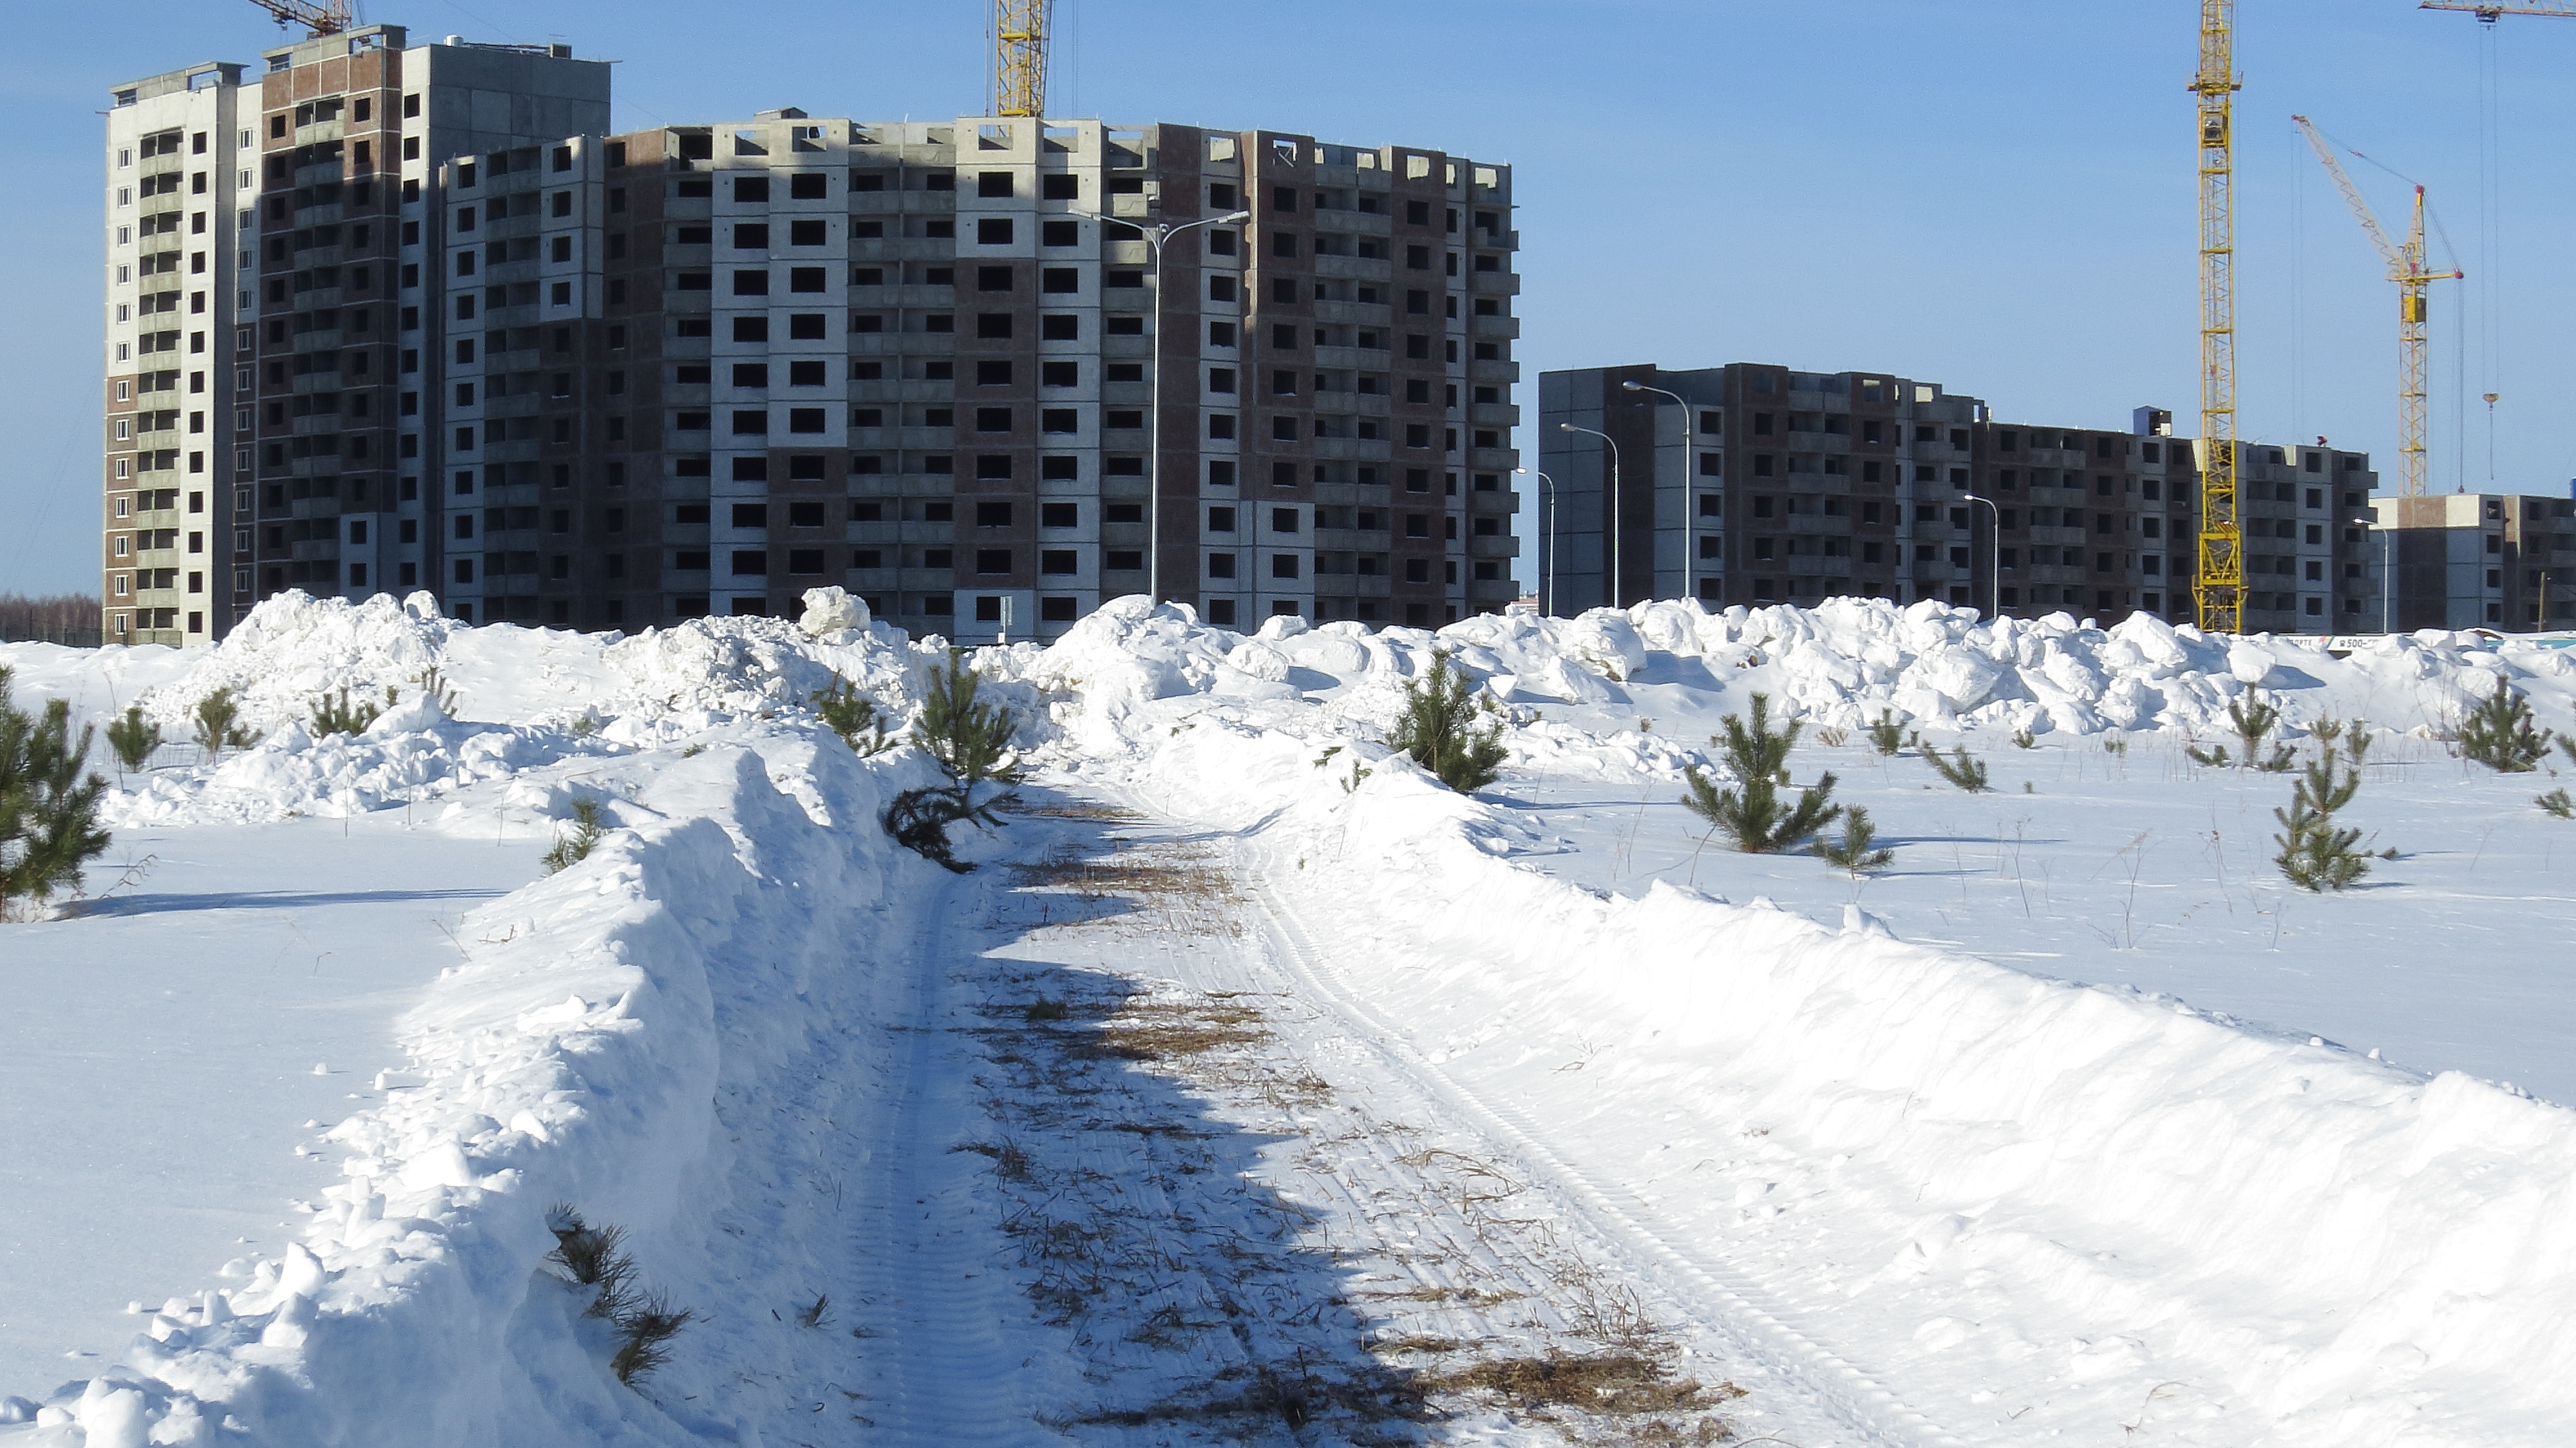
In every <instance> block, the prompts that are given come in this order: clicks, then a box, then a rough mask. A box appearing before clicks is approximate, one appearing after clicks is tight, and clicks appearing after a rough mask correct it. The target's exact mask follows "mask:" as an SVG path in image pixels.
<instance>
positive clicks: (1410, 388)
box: [103, 26, 1518, 642]
mask: <svg viewBox="0 0 2576 1448" xmlns="http://www.w3.org/2000/svg"><path fill="white" fill-rule="evenodd" d="M264 60H265V66H264V68H263V69H262V70H261V71H260V73H259V74H258V75H256V76H255V77H251V78H249V79H245V78H244V76H243V74H242V68H241V67H237V66H229V65H208V66H200V67H194V68H191V69H189V70H184V71H175V72H171V73H170V74H168V75H165V76H160V77H156V78H154V79H153V80H150V81H145V82H140V83H136V84H133V85H129V86H125V87H121V88H119V89H118V90H117V92H116V102H117V104H116V107H115V109H114V110H113V111H112V112H111V115H110V120H109V136H110V145H109V159H110V171H111V177H110V195H109V205H108V217H109V227H110V239H111V245H110V276H111V278H112V284H111V287H110V305H111V312H110V316H111V318H112V319H113V320H112V321H111V323H110V327H109V357H110V361H109V372H108V378H107V381H108V397H109V401H108V409H109V416H108V420H107V426H108V429H109V440H110V453H109V460H108V469H109V472H108V489H107V500H106V508H107V520H106V521H107V526H106V527H105V529H104V530H103V531H104V538H105V549H106V557H105V565H106V569H107V579H108V587H107V589H106V595H107V611H106V613H107V616H106V620H105V622H106V625H107V628H108V633H109V637H111V638H124V639H128V640H136V641H142V640H151V641H166V642H180V641H184V640H188V639H204V638H208V637H214V636H219V635H220V634H221V633H222V632H223V631H224V630H225V629H226V628H227V627H229V626H230V624H231V623H232V622H234V621H235V620H237V619H238V618H239V617H240V615H241V614H242V613H243V612H245V611H247V609H248V608H249V607H250V606H251V605H252V604H253V603H254V602H256V601H257V600H258V599H260V598H263V597H266V596H269V595H271V594H275V593H278V592H280V591H283V590H286V589H290V588H294V589H303V590H305V591H307V592H311V593H317V594H339V595H342V596H348V597H364V596H366V595H369V594H372V593H375V592H379V591H392V592H397V593H406V592H409V591H411V590H414V589H427V590H430V591H431V592H433V593H434V594H436V595H437V596H438V598H439V599H440V601H441V605H442V607H443V608H444V609H445V610H446V611H447V612H449V613H450V614H452V615H453V616H455V617H458V618H463V619H469V620H473V621H477V622H483V621H494V620H502V621H513V622H529V623H544V624H555V625H572V626H577V627H583V628H619V627H623V628H635V627H644V626H649V625H652V624H655V623H662V622H669V621H673V620H676V619H681V618H687V617H692V616H696V615H699V614H704V613H709V612H714V613H767V612H781V611H787V610H790V609H792V608H793V607H794V606H795V600H796V598H797V596H798V595H799V594H801V593H802V592H803V591H804V590H806V589H808V588H811V587H815V586H817V585H820V584H826V583H837V584H842V585H845V586H847V587H848V588H850V589H851V590H852V591H853V592H856V593H858V594H861V595H862V596H864V597H866V598H867V599H868V600H869V602H870V604H871V605H872V606H873V607H874V608H875V609H876V611H877V612H879V613H880V614H882V615H884V616H886V617H888V618H889V619H891V620H892V621H895V622H898V623H901V624H904V625H906V626H908V627H912V628H914V629H916V630H918V631H924V632H938V633H943V634H947V635H950V636H952V637H962V638H975V639H982V638H986V637H991V636H995V635H998V634H1000V633H1002V632H1003V631H1005V630H1010V631H1013V632H1016V633H1017V634H1018V635H1020V636H1029V635H1037V636H1047V635H1051V634H1053V633H1056V632H1060V631H1061V630H1062V629H1063V628H1064V627H1066V626H1067V625H1068V624H1070V623H1071V622H1072V621H1073V620H1074V619H1076V618H1079V617H1080V616H1081V615H1082V614H1084V613H1086V612H1088V611H1089V610H1091V609H1092V608H1094V607H1097V606H1098V604H1099V603H1100V602H1101V601H1102V600H1103V599H1107V598H1113V597H1117V596H1120V595H1122V594H1130V593H1139V592H1143V591H1145V590H1146V588H1147V586H1148V580H1149V578H1150V577H1151V576H1152V575H1153V573H1154V572H1155V571H1156V570H1155V569H1149V566H1148V563H1149V560H1148V558H1147V556H1146V555H1147V550H1148V548H1149V547H1151V546H1153V543H1152V540H1154V539H1155V538H1157V537H1159V547H1160V552H1159V554H1158V555H1157V558H1156V559H1155V560H1153V562H1154V563H1155V564H1156V565H1157V566H1158V571H1159V577H1160V584H1161V589H1162V593H1163V596H1164V597H1166V598H1171V599H1177V600H1182V601H1187V602H1190V603H1193V604H1195V605H1197V606H1198V607H1199V608H1200V609H1201V610H1202V612H1203V614H1204V616H1206V617H1207V618H1209V619H1210V620H1211V621H1213V622H1218V623H1228V624H1236V625H1240V626H1244V627H1250V626H1252V625H1254V624H1256V623H1258V622H1259V621H1260V620H1261V619H1263V618H1267V617H1270V616H1274V615H1283V614H1293V615H1297V616H1299V617H1304V618H1309V619H1314V620H1332V619H1354V620H1359V621H1362V622H1367V623H1372V624H1385V623H1398V624H1416V625H1437V624H1440V623H1445V622H1448V621H1450V620H1453V619H1455V618H1458V617H1459V616H1461V615H1462V614H1464V613H1468V612H1474V611H1489V610H1494V609H1499V608H1500V607H1502V606H1503V605H1505V604H1506V603H1508V602H1509V601H1510V600H1511V599H1512V597H1513V596H1514V592H1515V590H1514V587H1513V584H1512V582H1511V578H1510V560H1511V558H1512V556H1513V554H1514V551H1515V545H1514V542H1513V539H1512V536H1511V522H1510V520H1511V516H1512V513H1513V511H1514V508H1515V506H1516V502H1517V499H1516V496H1515V494H1514V493H1513V492H1512V490H1511V488H1510V486H1509V484H1510V478H1511V474H1512V470H1513V467H1514V464H1515V463H1516V461H1517V455H1516V454H1515V453H1514V452H1513V451H1512V450H1511V449H1510V447H1509V446H1508V444H1509V442H1510V430H1511V427H1512V425H1513V423H1514V422H1515V421H1516V418H1517V413H1516V411H1515V409H1514V407H1513V405H1512V401H1511V389H1512V384H1513V382H1514V381H1515V380H1516V377H1517V367H1516V363H1515V362H1514V361H1513V358H1512V344H1513V338H1514V333H1515V332H1516V330H1517V325H1518V324H1517V322H1516V321H1515V320H1514V318H1513V316H1512V297H1513V295H1514V294H1515V292H1516V291H1517V288H1518V278H1517V276H1516V275H1515V274H1514V272H1513V270H1512V257H1513V253H1514V249H1515V246H1516V239H1515V236H1514V233H1513V231H1512V224H1511V180H1510V173H1509V171H1508V169H1507V168H1503V167H1500V166H1493V165H1485V164H1480V163H1476V162H1472V161H1468V160H1465V159H1461V158H1454V157H1450V156H1448V155H1445V154H1443V153H1440V152H1437V151H1427V150H1421V149H1416V148H1409V147H1400V146H1394V147H1383V148H1379V149H1374V150H1365V149H1357V148H1353V147H1347V146H1338V145H1328V144H1322V143H1318V142H1316V141H1315V140H1314V139H1313V138H1311V137H1306V136H1298V135H1287V134H1281V133H1276V132H1268V131H1247V132H1233V131H1212V130H1206V129H1201V128H1196V127H1181V126H1146V127H1139V128H1122V127H1115V126H1108V125H1104V124H1102V123H1099V122H1096V121H1074V122H1054V121H1048V122H1041V121H1036V120H1027V119H1006V120H995V119H978V118H964V119H960V120H957V121H954V122H946V121H941V122H928V121H910V122H859V121H852V120H848V119H818V118H815V117H810V116H807V115H805V114H804V113H802V112H800V111H795V110H780V111H772V112H764V113H762V114H760V115H759V116H757V117H754V118H753V119H751V120H747V121H743V122H739V123H731V124H724V125H708V126H672V127H663V128H657V129H653V130H648V131H642V132H634V133H629V134H625V135H609V134H606V132H607V129H608V67H607V66H606V65H605V64H604V63H601V62H595V61H582V60H575V59H573V58H571V56H570V53H569V49H568V48H567V47H563V46H543V47H517V46H487V45H475V44H469V43H467V42H464V41H462V40H459V39H457V38H455V37H449V38H448V39H447V40H446V41H445V42H443V43H440V44H435V45H417V46H415V45H411V44H409V43H408V42H407V40H406V37H405V34H404V32H403V30H402V29H401V28H400V27H396V26H371V27H362V28H360V29H358V30H355V31H351V32H348V33H344V34H339V35H333V36H329V37H325V38H320V39H315V40H310V41H306V42H302V43H300V44H295V45H290V46H285V47H281V48H279V49H276V50H272V51H269V52H267V53H266V54H265V56H264ZM1237 212H1243V213H1248V215H1247V217H1246V219H1244V220H1242V221H1240V222H1236V221H1231V220H1223V218H1228V217H1231V216H1232V215H1234V214H1235V213H1237ZM1104 218H1107V219H1104ZM1197 222H1206V223H1208V224H1205V225H1191V223H1197ZM1181 228H1186V229H1181ZM1161 234H1168V235H1169V236H1170V239H1169V241H1168V243H1167V244H1165V245H1164V247H1163V248H1162V254H1161V255H1160V257H1159V259H1158V257H1157V254H1156V250H1155V246H1154V242H1153V239H1152V238H1153V237H1155V236H1156V235H1161ZM1158 262H1159V264H1158ZM1158 354H1159V357H1160V361H1161V366H1160V368H1159V370H1158V368H1157V366H1156V360H1157V356H1158ZM1157 496H1159V499H1160V509H1159V515H1158V517H1157V518H1153V519H1149V517H1148V509H1149V507H1150V506H1152V502H1153V499H1155V498H1156V497H1157Z"/></svg>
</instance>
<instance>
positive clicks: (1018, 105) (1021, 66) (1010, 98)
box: [992, 0, 1055, 116]
mask: <svg viewBox="0 0 2576 1448" xmlns="http://www.w3.org/2000/svg"><path fill="white" fill-rule="evenodd" d="M1054 8H1055V0H993V111H992V113H993V114H994V115H997V116H1043V115H1045V114H1046V63H1047V12H1048V11H1050V10H1052V9H1054Z"/></svg>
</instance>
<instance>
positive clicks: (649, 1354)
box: [608, 1292, 697, 1388]
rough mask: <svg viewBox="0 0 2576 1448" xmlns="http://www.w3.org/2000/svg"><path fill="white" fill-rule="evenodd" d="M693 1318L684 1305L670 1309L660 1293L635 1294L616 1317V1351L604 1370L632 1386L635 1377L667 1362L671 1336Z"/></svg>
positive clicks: (669, 1358)
mask: <svg viewBox="0 0 2576 1448" xmlns="http://www.w3.org/2000/svg"><path fill="white" fill-rule="evenodd" d="M696 1317H697V1314H696V1313H695V1312H692V1311H690V1310H689V1309H688V1308H685V1307H682V1308H676V1309H675V1308H673V1307H672V1306H671V1299H670V1298H669V1297H668V1296H666V1295H664V1294H663V1293H660V1292H652V1293H647V1294H644V1295H643V1296H641V1297H639V1298H638V1299H637V1300H636V1303H635V1305H634V1306H633V1307H631V1308H628V1309H627V1310H626V1311H625V1312H622V1313H620V1314H618V1316H617V1319H616V1323H617V1351H616V1353H615V1354H614V1355H612V1356H611V1357H610V1358H609V1359H608V1370H609V1371H610V1372H613V1373H615V1374H617V1380H618V1381H619V1382H621V1383H624V1384H625V1385H626V1386H628V1387H630V1388H631V1387H633V1386H635V1380H636V1379H637V1378H640V1377H643V1376H645V1375H646V1374H648V1373H650V1372H652V1371H654V1370H655V1369H656V1368H659V1367H661V1366H663V1365H664V1364H666V1363H668V1362H670V1360H671V1349H670V1341H671V1339H672V1338H674V1337H677V1336H679V1333H680V1329H681V1328H683V1327H686V1326H688V1325H689V1323H690V1322H692V1321H694V1320H695V1319H696Z"/></svg>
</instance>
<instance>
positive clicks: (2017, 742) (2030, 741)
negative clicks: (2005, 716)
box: [2012, 729, 2039, 749]
mask: <svg viewBox="0 0 2576 1448" xmlns="http://www.w3.org/2000/svg"><path fill="white" fill-rule="evenodd" d="M2012 742H2013V748H2015V749H2036V748H2038V747H2039V736H2038V735H2036V734H2033V733H2031V732H2030V731H2029V730H2027V729H2016V730H2014V731H2013V733H2012Z"/></svg>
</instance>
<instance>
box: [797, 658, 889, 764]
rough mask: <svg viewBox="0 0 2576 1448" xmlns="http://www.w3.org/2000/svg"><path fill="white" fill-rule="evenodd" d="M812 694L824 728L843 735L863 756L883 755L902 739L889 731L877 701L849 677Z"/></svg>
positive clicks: (865, 757)
mask: <svg viewBox="0 0 2576 1448" xmlns="http://www.w3.org/2000/svg"><path fill="white" fill-rule="evenodd" d="M811 697H812V700H813V704H814V716H815V717H816V718H818V719H820V720H822V721H823V727H824V728H826V729H829V730H831V731H832V732H833V733H835V734H837V735H839V736H841V742H842V743H843V744H846V745H848V746H850V752H851V753H853V754H856V755H857V756H859V757H860V758H861V759H871V758H874V757H875V756H877V755H880V754H883V753H885V752H886V751H887V750H889V749H892V748H893V747H894V746H895V744H896V743H897V742H898V741H896V740H895V739H893V738H891V737H889V736H888V735H887V734H886V732H885V722H884V720H882V719H880V718H879V717H878V715H877V701H876V700H874V699H872V698H869V697H868V696H867V695H866V694H864V693H862V692H860V690H859V686H858V685H856V684H854V683H852V682H850V681H849V680H848V679H844V678H841V677H839V676H837V675H836V676H834V677H833V679H832V683H831V687H829V688H824V689H817V690H815V691H814V693H813V695H812V696H811Z"/></svg>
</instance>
